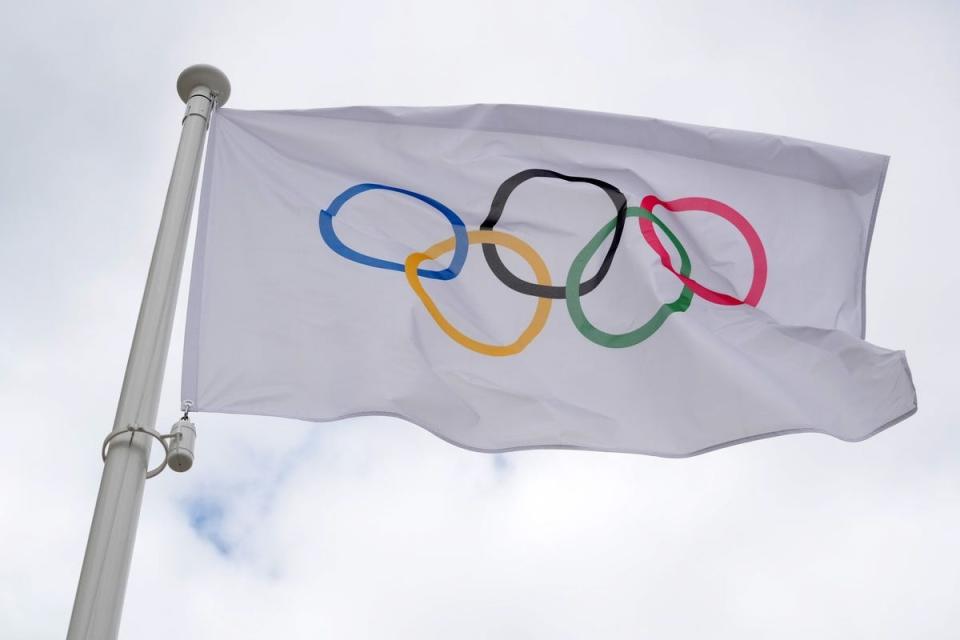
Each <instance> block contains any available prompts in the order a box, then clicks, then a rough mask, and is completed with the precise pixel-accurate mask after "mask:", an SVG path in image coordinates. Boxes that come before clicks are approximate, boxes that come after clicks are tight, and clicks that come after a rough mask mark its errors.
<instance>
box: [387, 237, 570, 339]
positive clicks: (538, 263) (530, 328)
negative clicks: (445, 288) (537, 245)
mask: <svg viewBox="0 0 960 640" xmlns="http://www.w3.org/2000/svg"><path fill="white" fill-rule="evenodd" d="M467 238H468V243H469V244H478V243H481V242H482V243H484V246H487V245H494V244H498V245H501V246H504V247H506V248H508V249H511V250H513V251H514V252H515V253H516V254H517V255H519V256H520V257H521V258H523V259H524V260H526V261H527V264H529V265H530V266H531V267H532V268H533V273H534V275H535V276H536V278H537V284H538V285H540V286H549V285H550V272H549V271H548V270H547V264H546V263H545V262H544V261H543V258H541V257H540V254H538V253H537V252H536V251H534V250H533V247H531V246H530V245H528V244H527V243H526V242H524V241H523V240H521V239H520V238H518V237H516V236H512V235H510V234H508V233H504V232H503V231H493V230H489V229H481V230H478V231H470V232H468V233H467ZM455 243H456V238H447V239H446V240H444V241H443V242H438V243H437V244H435V245H433V246H432V247H430V248H429V249H427V250H426V251H424V252H422V253H411V254H410V255H409V256H408V257H407V262H406V264H405V265H404V267H405V269H404V271H405V273H406V275H407V282H409V283H410V287H411V288H413V291H414V293H416V294H417V297H418V298H420V301H421V302H423V306H424V307H426V309H427V312H428V313H429V314H430V315H431V316H432V317H433V319H434V320H435V321H436V323H437V324H438V325H439V326H440V328H441V329H443V332H444V333H446V334H447V335H448V336H450V337H451V338H452V339H453V340H454V341H455V342H457V343H458V344H461V345H463V346H464V347H466V348H467V349H470V350H472V351H476V352H477V353H482V354H484V355H488V356H512V355H514V354H516V353H520V352H521V351H523V349H524V348H525V347H526V346H527V345H528V344H530V342H531V341H533V339H534V338H536V337H537V334H539V333H540V331H541V330H543V327H544V326H545V325H546V324H547V317H548V316H549V315H550V306H551V305H552V304H553V300H551V299H550V298H540V299H539V300H537V308H536V310H535V311H534V312H533V319H532V320H530V324H529V325H527V328H526V329H524V330H523V333H521V334H520V337H519V338H517V339H516V340H515V341H514V342H511V343H510V344H507V345H495V344H487V343H485V342H480V341H479V340H474V339H473V338H471V337H469V336H467V335H466V334H464V333H463V332H461V331H460V330H459V329H457V328H456V327H454V326H453V325H452V324H451V323H450V321H448V320H447V319H446V318H445V317H444V316H443V314H442V313H440V310H439V309H437V305H436V304H434V302H433V300H432V299H431V298H430V296H429V295H428V294H427V292H426V291H425V290H424V289H423V284H422V283H421V282H420V279H419V278H418V277H417V273H418V270H417V267H418V266H419V265H420V263H421V262H423V261H424V260H435V259H436V258H438V257H440V256H441V255H443V254H445V253H446V252H448V251H450V249H452V248H453V247H454V245H455Z"/></svg>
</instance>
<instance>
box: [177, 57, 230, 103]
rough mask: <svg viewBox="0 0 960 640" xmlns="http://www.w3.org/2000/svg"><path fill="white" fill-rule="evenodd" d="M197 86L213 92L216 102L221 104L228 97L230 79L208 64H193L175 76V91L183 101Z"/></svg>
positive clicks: (188, 97)
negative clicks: (177, 76)
mask: <svg viewBox="0 0 960 640" xmlns="http://www.w3.org/2000/svg"><path fill="white" fill-rule="evenodd" d="M199 86H204V87H207V88H208V89H210V91H212V92H213V95H214V96H216V98H217V104H218V105H220V106H223V105H225V104H226V103H227V100H229V99H230V80H228V79H227V75H226V74H225V73H224V72H223V71H220V69H217V68H216V67H214V66H213V65H209V64H195V65H191V66H189V67H187V68H186V69H184V70H183V71H181V72H180V77H179V78H177V93H179V94H180V99H181V100H183V101H184V102H186V101H188V100H189V99H190V93H191V92H192V91H193V90H194V89H196V88H197V87H199Z"/></svg>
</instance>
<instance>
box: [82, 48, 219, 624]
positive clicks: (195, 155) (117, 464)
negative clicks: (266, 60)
mask: <svg viewBox="0 0 960 640" xmlns="http://www.w3.org/2000/svg"><path fill="white" fill-rule="evenodd" d="M177 92H178V93H179V95H180V97H181V98H182V99H183V101H184V102H185V103H186V105H187V109H186V114H185V115H184V118H183V123H182V125H183V128H182V131H181V133H180V145H179V147H178V148H177V155H176V159H175V160H174V163H173V174H172V175H171V176H170V185H169V187H168V188H167V197H166V201H165V202H164V205H163V215H162V217H161V219H160V229H159V231H158V232H157V240H156V243H155V245H154V248H153V258H152V260H151V262H150V271H149V274H148V275H147V283H146V287H145V288H144V292H143V299H142V301H141V303H140V315H139V317H138V318H137V327H136V331H135V333H134V336H133V344H132V345H131V347H130V357H129V359H128V360H127V370H126V374H125V375H124V377H123V387H122V388H121V391H120V402H119V404H118V406H117V414H116V418H115V419H114V423H113V432H112V433H111V434H110V436H108V441H107V442H105V444H104V446H105V448H106V460H105V462H104V466H103V477H102V478H101V480H100V492H99V494H98V495H97V504H96V507H95V509H94V512H93V522H92V524H91V525H90V537H89V538H88V540H87V549H86V552H85V553H84V557H83V566H82V568H81V570H80V581H79V584H78V585H77V595H76V598H75V599H74V603H73V613H72V615H71V617H70V627H69V629H68V631H67V640H112V639H115V638H116V637H117V633H118V631H119V628H120V613H121V610H122V608H123V597H124V593H125V592H126V587H127V577H128V576H129V573H130V559H131V557H132V555H133V544H134V539H135V537H136V532H137V522H138V520H139V518H140V505H141V502H142V500H143V485H144V482H145V480H146V477H147V464H148V461H149V458H150V443H151V441H152V439H153V438H154V437H156V436H154V435H153V434H155V433H156V432H155V431H154V430H153V427H154V425H155V424H156V418H157V408H158V405H159V402H160V388H161V386H162V383H163V371H164V366H165V365H166V361H167V351H168V348H169V346H170V332H171V330H172V326H173V315H174V310H175V309H176V304H177V293H178V290H179V287H180V275H181V272H182V271H183V259H184V254H185V252H186V246H187V236H188V233H189V230H190V217H191V213H192V209H193V197H194V192H195V191H196V185H197V177H198V174H199V172H200V158H201V157H202V155H203V144H204V140H205V138H206V132H207V125H208V123H209V119H210V114H211V113H213V110H214V109H215V108H216V107H217V106H219V105H222V104H224V103H225V102H226V101H227V98H229V96H230V81H229V80H227V77H226V76H225V75H224V74H223V72H222V71H220V70H219V69H216V68H215V67H211V66H209V65H194V66H192V67H188V68H187V69H185V70H184V71H183V73H181V74H180V77H179V78H178V79H177ZM118 432H123V434H122V437H121V436H117V434H118ZM151 432H152V433H151ZM128 434H129V435H128ZM115 436H117V437H115ZM191 447H192V441H191ZM191 455H192V451H191Z"/></svg>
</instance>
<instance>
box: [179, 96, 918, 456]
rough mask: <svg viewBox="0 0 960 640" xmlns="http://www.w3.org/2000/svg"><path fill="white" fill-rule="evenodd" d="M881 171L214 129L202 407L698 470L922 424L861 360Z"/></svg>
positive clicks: (472, 125)
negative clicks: (736, 455) (393, 423)
mask: <svg viewBox="0 0 960 640" xmlns="http://www.w3.org/2000/svg"><path fill="white" fill-rule="evenodd" d="M886 166H887V158H886V157H885V156H880V155H875V154H871V153H864V152H859V151H853V150H849V149H842V148H837V147H831V146H826V145H821V144H815V143H810V142H804V141H799V140H794V139H789V138H783V137H776V136H769V135H761V134H755V133H745V132H739V131H728V130H720V129H710V128H704V127H696V126H690V125H681V124H675V123H668V122H663V121H658V120H649V119H644V118H633V117H626V116H615V115H607V114H597V113H586V112H578V111H569V110H563V109H547V108H537V107H520V106H468V107H449V108H435V109H433V108H390V109H379V108H344V109H321V110H314V111H238V110H232V109H221V110H220V111H218V112H217V113H216V116H215V117H214V119H213V123H212V126H211V130H210V146H209V151H208V153H207V158H206V169H205V174H204V182H203V189H202V194H201V199H200V221H199V227H198V233H197V242H196V251H195V256H194V266H193V276H192V282H191V290H190V305H189V312H188V320H187V336H186V345H185V357H184V372H183V389H182V393H183V399H184V401H189V402H190V403H191V405H192V409H193V410H194V411H212V412H224V413H246V414H258V415H270V416H282V417H289V418H300V419H303V420H313V421H323V420H335V419H338V418H343V417H346V416H356V415H367V414H382V415H391V416H399V417H402V418H405V419H407V420H409V421H411V422H413V423H416V424H418V425H420V426H422V427H424V428H426V429H428V430H430V431H431V432H433V433H435V434H436V435H438V436H440V437H441V438H444V439H446V440H448V441H450V442H453V443H455V444H458V445H461V446H464V447H468V448H472V449H479V450H485V451H502V450H509V449H520V448H527V447H571V448H586V449H599V450H610V451H631V452H639V453H647V454H654V455H661V456H686V455H692V454H696V453H701V452H704V451H707V450H710V449H714V448H717V447H720V446H724V445H729V444H734V443H737V442H743V441H747V440H752V439H756V438H761V437H766V436H772V435H778V434H783V433H790V432H801V431H818V432H823V433H828V434H830V435H833V436H836V437H838V438H842V439H844V440H860V439H863V438H866V437H868V436H870V435H872V434H874V433H876V432H877V431H879V430H881V429H883V428H884V427H886V426H889V425H891V424H893V423H895V422H897V421H899V420H901V419H903V418H904V417H906V416H908V415H910V414H911V413H912V412H913V411H915V409H916V396H915V392H914V389H913V384H912V382H911V379H910V372H909V369H908V367H907V362H906V359H905V357H904V355H903V353H902V352H899V351H888V350H885V349H881V348H879V347H875V346H872V345H870V344H868V343H866V342H864V341H863V340H862V337H863V330H864V299H863V296H864V277H865V268H866V261H867V252H868V248H869V245H870V235H871V232H872V227H873V219H874V216H875V214H876V209H877V204H878V200H879V197H880V191H881V187H882V183H883V177H884V172H885V170H886Z"/></svg>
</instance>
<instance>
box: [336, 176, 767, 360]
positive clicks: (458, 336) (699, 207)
mask: <svg viewBox="0 0 960 640" xmlns="http://www.w3.org/2000/svg"><path fill="white" fill-rule="evenodd" d="M531 178H556V179H560V180H566V181H567V182H583V183H586V184H592V185H594V186H596V187H598V188H600V189H602V190H603V191H604V193H606V194H607V197H609V198H610V200H611V201H612V202H613V204H614V207H615V208H616V212H617V213H616V216H615V217H613V218H612V219H610V220H609V221H608V222H607V223H606V224H604V225H603V227H601V229H600V230H599V231H598V232H597V233H596V234H595V235H594V236H593V238H591V239H590V241H589V242H588V243H587V244H586V246H585V247H584V248H583V249H581V250H580V252H579V253H578V254H577V256H576V257H575V258H574V259H573V262H572V263H571V265H570V268H569V270H568V272H567V277H566V280H565V281H564V284H563V286H554V285H553V284H552V283H551V279H550V272H549V270H548V269H547V265H546V263H545V262H544V261H543V258H541V257H540V255H539V254H538V253H537V252H536V251H535V250H534V249H533V248H532V247H531V246H530V245H528V244H527V243H526V242H524V241H523V240H521V239H520V238H518V237H516V236H513V235H510V234H508V233H504V232H502V231H495V230H494V229H493V227H494V226H495V225H496V224H497V222H498V221H499V220H500V216H501V215H502V214H503V208H504V206H505V204H506V202H507V199H508V198H509V197H510V194H511V193H513V191H514V190H515V189H516V188H517V186H519V185H520V184H522V183H523V182H525V181H527V180H529V179H531ZM371 190H384V191H391V192H394V193H400V194H402V195H406V196H409V197H411V198H414V199H416V200H419V201H421V202H423V203H425V204H427V205H429V206H431V207H432V208H434V209H436V210H437V211H439V212H440V213H441V214H443V216H444V217H445V218H446V219H447V220H448V221H449V222H450V225H451V227H452V228H453V237H451V238H447V239H446V240H444V241H442V242H438V243H437V244H435V245H433V246H432V247H430V248H429V249H426V250H425V251H423V252H414V253H411V254H410V255H409V256H407V258H406V260H405V261H404V263H403V264H400V263H399V262H392V261H390V260H383V259H380V258H374V257H372V256H368V255H366V254H363V253H360V252H358V251H355V250H354V249H351V248H349V247H347V246H346V245H344V244H343V242H341V241H340V238H339V237H338V236H337V234H336V232H335V231H334V229H333V218H334V216H336V215H337V213H338V212H339V211H340V209H341V208H342V207H343V205H344V204H345V203H346V202H347V201H349V200H350V199H351V198H353V197H354V196H356V195H358V194H361V193H363V192H365V191H371ZM657 206H661V207H664V208H665V209H667V210H668V211H671V212H673V213H682V212H684V211H705V212H708V213H712V214H714V215H717V216H720V217H721V218H723V219H724V220H726V221H727V222H729V223H731V224H732V225H733V226H734V227H735V228H736V229H737V231H739V232H740V234H741V235H742V236H743V237H744V239H745V240H746V242H747V246H748V247H749V249H750V255H751V258H752V259H753V279H752V281H751V283H750V289H749V290H748V291H747V294H746V295H745V296H744V298H743V300H740V299H738V298H735V297H733V296H731V295H729V294H726V293H721V292H718V291H714V290H713V289H710V288H708V287H706V286H705V285H702V284H700V283H699V282H697V281H696V280H694V279H693V278H692V277H691V276H690V271H691V264H690V256H689V255H688V254H687V251H686V249H684V247H683V245H682V244H681V243H680V240H679V238H677V236H676V235H675V234H674V233H673V231H671V230H670V228H669V227H667V225H666V224H664V222H663V221H662V220H661V219H660V218H658V217H657V216H656V215H654V214H653V209H654V208H655V207H657ZM627 218H637V221H638V223H639V226H640V232H641V234H642V235H643V238H644V239H645V240H646V241H647V244H649V245H650V248H651V249H653V251H654V252H655V253H656V254H657V256H658V257H659V258H660V262H661V263H662V264H663V266H664V267H665V268H666V269H667V270H669V271H670V272H671V273H673V274H674V275H676V276H677V278H679V279H680V281H681V282H682V283H683V289H682V290H681V292H680V295H679V296H678V297H677V299H676V300H674V301H673V302H668V303H664V304H662V305H660V308H659V309H658V310H657V311H656V313H654V315H653V317H651V318H650V319H649V320H647V321H646V322H645V323H644V324H642V325H641V326H639V327H637V328H636V329H632V330H631V331H628V332H626V333H620V334H614V333H608V332H606V331H603V330H601V329H598V328H597V327H596V326H594V325H593V323H591V322H590V320H589V319H587V317H586V314H585V313H584V311H583V305H582V301H581V298H582V297H583V296H585V295H586V294H588V293H590V292H591V291H593V290H594V289H596V288H597V286H598V285H599V284H600V283H601V282H602V281H603V279H604V278H605V277H606V275H607V272H608V271H609V270H610V266H611V264H612V263H613V257H614V255H615V254H616V252H617V249H618V248H619V246H620V239H621V237H622V235H623V231H624V226H625V223H626V219H627ZM319 225H320V235H321V237H322V238H323V240H324V242H326V244H327V246H329V247H330V249H332V250H333V251H334V252H335V253H337V254H338V255H340V256H342V257H344V258H346V259H348V260H351V261H353V262H357V263H359V264H364V265H367V266H371V267H376V268H378V269H387V270H390V271H402V272H404V274H405V276H406V279H407V282H408V283H409V284H410V287H411V288H412V289H413V292H414V293H415V294H416V296H417V297H418V298H419V299H420V301H421V302H422V303H423V306H424V307H425V308H426V310H427V313H429V314H430V316H431V317H432V318H433V319H434V321H435V322H436V323H437V325H438V326H439V327H440V329H441V330H443V332H444V333H446V334H447V335H448V336H449V337H450V338H451V339H452V340H453V341H454V342H456V343H457V344H460V345H462V346H464V347H466V348H467V349H470V350H472V351H475V352H477V353H480V354H483V355H488V356H509V355H515V354H517V353H520V352H521V351H523V350H524V349H525V348H526V347H527V345H529V344H530V343H531V342H532V341H533V339H534V338H536V337H537V335H539V333H540V332H541V331H542V330H543V328H544V327H545V326H546V323H547V318H548V317H549V315H550V308H551V306H552V304H553V300H556V299H565V300H566V306H567V311H568V313H569V315H570V318H571V320H572V321H573V324H574V326H575V327H576V329H577V331H579V332H580V333H581V334H582V335H583V336H584V337H585V338H587V339H588V340H590V341H591V342H593V343H595V344H598V345H600V346H603V347H608V348H614V349H616V348H623V347H631V346H634V345H637V344H639V343H641V342H643V341H644V340H646V339H648V338H649V337H650V336H652V335H653V334H654V333H656V331H657V330H659V329H660V327H661V326H663V323H664V322H666V320H667V318H668V317H670V316H671V315H672V314H674V313H682V312H684V311H686V310H687V309H688V308H689V307H690V304H691V302H692V300H693V295H694V294H696V295H698V296H700V297H701V298H703V299H704V300H707V301H708V302H713V303H715V304H721V305H740V304H746V305H749V306H753V307H755V306H757V304H758V303H759V302H760V298H761V297H762V296H763V291H764V288H765V287H766V282H767V255H766V251H765V250H764V247H763V242H762V241H761V240H760V236H759V234H757V231H756V230H755V229H754V228H753V226H752V225H751V224H750V223H749V222H748V221H747V219H746V218H745V217H744V216H743V215H741V214H740V213H739V212H738V211H736V210H735V209H734V208H733V207H730V206H729V205H726V204H724V203H722V202H720V201H718V200H712V199H710V198H700V197H697V198H679V199H677V200H670V201H664V200H661V199H660V198H658V197H657V196H655V195H648V196H646V197H645V198H643V199H642V200H641V203H640V206H639V207H627V201H626V197H625V196H624V195H623V193H622V192H621V191H620V190H619V189H617V188H616V187H614V186H613V185H610V184H608V183H606V182H603V181H602V180H597V179H595V178H582V177H576V176H567V175H564V174H561V173H557V172H556V171H551V170H549V169H527V170H525V171H521V172H520V173H517V174H516V175H513V176H511V177H510V178H508V179H507V180H505V181H504V182H503V184H501V185H500V187H499V188H498V189H497V192H496V194H495V195H494V198H493V202H492V204H491V205H490V212H489V214H488V215H487V218H486V220H484V221H483V223H481V225H480V229H477V230H474V231H469V232H468V231H467V228H466V226H465V225H464V223H463V220H461V219H460V216H458V215H457V214H456V213H454V211H453V210H452V209H450V208H449V207H447V206H446V205H444V204H443V203H441V202H439V201H437V200H434V199H433V198H431V197H429V196H425V195H422V194H419V193H416V192H414V191H409V190H407V189H401V188H400V187H391V186H388V185H383V184H375V183H369V182H367V183H363V184H358V185H354V186H352V187H350V188H349V189H347V190H346V191H344V192H343V193H341V194H340V195H338V196H337V197H336V198H334V199H333V202H331V203H330V206H329V207H327V208H326V209H323V210H321V211H320V219H319ZM655 226H656V227H659V228H660V230H661V231H662V232H663V233H664V235H666V236H667V239H668V240H670V242H671V244H673V246H674V248H675V249H676V251H677V253H678V254H679V256H680V269H679V271H678V270H677V269H675V268H674V266H673V263H672V260H671V257H670V254H669V253H668V252H667V250H666V249H665V248H664V246H663V243H662V242H661V241H660V238H659V236H658V235H657V233H656V231H655V229H654V227H655ZM611 233H612V234H613V240H612V242H611V244H610V247H609V249H608V250H607V253H606V255H605V256H604V258H603V261H602V263H601V264H600V268H599V269H597V273H596V274H594V276H593V277H592V278H589V279H588V280H586V281H581V278H582V277H583V271H584V269H585V268H586V266H587V263H588V262H589V261H590V259H591V258H592V257H593V255H594V254H595V253H596V252H597V250H598V249H599V248H600V245H601V244H603V241H604V240H606V238H607V236H609V235H610V234H611ZM475 244H479V245H481V246H482V250H483V255H484V258H485V259H486V262H487V265H488V266H489V267H490V270H491V271H492V272H493V274H494V275H495V276H496V277H497V278H498V279H499V280H500V281H501V282H502V283H503V284H505V285H507V286H508V287H509V288H511V289H513V290H514V291H517V292H519V293H523V294H525V295H531V296H535V297H536V298H538V300H537V306H536V309H535V310H534V313H533V318H532V319H531V320H530V324H529V325H527V327H526V329H524V330H523V332H522V333H521V334H520V336H519V337H518V338H517V339H516V340H515V341H513V342H511V343H510V344H505V345H496V344H488V343H485V342H480V341H479V340H475V339H474V338H471V337H469V336H467V335H466V334H464V333H463V332H462V331H460V330H459V329H457V328H456V327H454V326H453V324H451V323H450V321H449V320H447V319H446V317H444V315H443V314H442V313H441V312H440V310H439V308H438V307H437V305H436V304H435V303H434V302H433V299H432V298H431V297H430V296H429V295H428V294H427V292H426V290H425V289H424V287H423V283H422V282H421V281H420V278H433V279H436V280H451V279H453V278H455V277H457V275H459V273H460V270H461V269H462V268H463V264H464V262H465V260H466V258H467V252H468V250H469V247H470V245H475ZM497 246H501V247H506V248H507V249H510V250H511V251H513V252H515V253H517V254H518V255H519V256H520V257H521V258H523V259H524V260H525V261H526V262H527V263H528V264H529V265H530V267H531V268H532V269H533V272H534V276H535V279H536V282H528V281H526V280H523V279H521V278H519V277H517V276H515V275H514V274H513V273H512V272H511V271H510V270H509V269H507V267H506V266H505V265H504V263H503V261H502V260H501V259H500V255H499V253H498V252H497ZM450 251H453V257H452V258H451V260H450V265H449V266H448V267H447V268H446V269H439V270H432V269H421V268H420V265H421V264H422V263H423V262H424V261H425V260H435V259H437V258H438V257H440V256H441V255H443V254H445V253H448V252H450Z"/></svg>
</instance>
